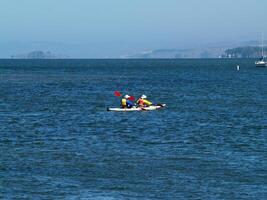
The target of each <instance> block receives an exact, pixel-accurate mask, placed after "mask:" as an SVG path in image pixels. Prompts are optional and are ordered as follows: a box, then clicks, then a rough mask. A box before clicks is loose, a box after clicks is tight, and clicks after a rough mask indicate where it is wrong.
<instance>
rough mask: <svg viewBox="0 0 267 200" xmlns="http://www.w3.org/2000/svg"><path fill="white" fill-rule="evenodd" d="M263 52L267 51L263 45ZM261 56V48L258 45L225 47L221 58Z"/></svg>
mask: <svg viewBox="0 0 267 200" xmlns="http://www.w3.org/2000/svg"><path fill="white" fill-rule="evenodd" d="M264 52H267V47H264ZM261 56H262V48H261V47H258V46H246V47H237V48H232V49H226V50H225V51H224V54H223V55H222V57H223V58H259V57H261Z"/></svg>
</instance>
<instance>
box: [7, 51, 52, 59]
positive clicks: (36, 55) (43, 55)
mask: <svg viewBox="0 0 267 200" xmlns="http://www.w3.org/2000/svg"><path fill="white" fill-rule="evenodd" d="M11 58H14V59H55V58H57V56H56V55H55V54H53V53H51V52H49V51H47V52H43V51H32V52H30V53H27V54H18V55H12V56H11Z"/></svg>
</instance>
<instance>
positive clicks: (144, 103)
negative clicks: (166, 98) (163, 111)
mask: <svg viewBox="0 0 267 200" xmlns="http://www.w3.org/2000/svg"><path fill="white" fill-rule="evenodd" d="M146 98H147V96H146V95H144V94H143V95H142V96H141V97H140V98H139V99H138V100H137V104H138V105H139V106H140V107H148V106H151V105H152V102H150V101H148V100H147V99H146Z"/></svg>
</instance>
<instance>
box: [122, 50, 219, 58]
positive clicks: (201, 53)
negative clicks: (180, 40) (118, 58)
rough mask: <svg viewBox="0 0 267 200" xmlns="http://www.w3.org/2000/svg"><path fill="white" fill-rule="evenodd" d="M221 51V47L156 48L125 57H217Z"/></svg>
mask: <svg viewBox="0 0 267 200" xmlns="http://www.w3.org/2000/svg"><path fill="white" fill-rule="evenodd" d="M223 52H224V49H223V48H206V49H157V50H152V51H148V52H142V53H138V54H134V55H130V56H126V58H144V59H149V58H218V57H219V56H220V55H221V54H222V53H223Z"/></svg>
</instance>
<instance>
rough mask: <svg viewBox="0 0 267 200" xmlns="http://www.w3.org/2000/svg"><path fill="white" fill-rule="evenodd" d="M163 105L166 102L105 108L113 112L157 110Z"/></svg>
mask: <svg viewBox="0 0 267 200" xmlns="http://www.w3.org/2000/svg"><path fill="white" fill-rule="evenodd" d="M165 106H166V104H158V105H152V106H149V107H133V108H107V111H113V112H133V111H151V110H158V109H160V108H163V107H165Z"/></svg>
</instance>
